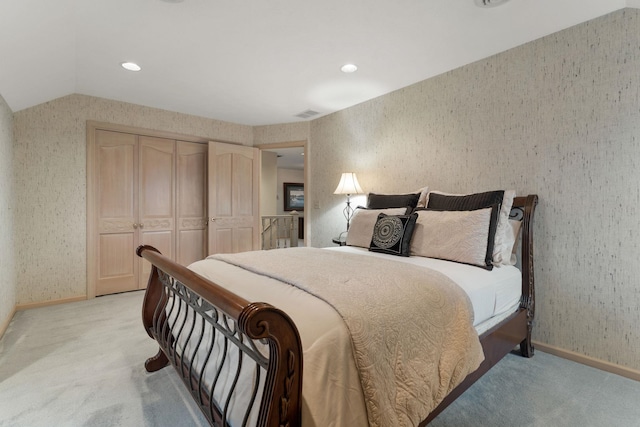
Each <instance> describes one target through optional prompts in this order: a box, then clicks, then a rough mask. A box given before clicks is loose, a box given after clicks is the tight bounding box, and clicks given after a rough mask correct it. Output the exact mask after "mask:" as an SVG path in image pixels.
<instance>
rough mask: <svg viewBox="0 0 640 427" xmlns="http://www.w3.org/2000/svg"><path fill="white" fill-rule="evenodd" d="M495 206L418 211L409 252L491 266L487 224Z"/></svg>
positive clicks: (484, 266)
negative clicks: (464, 209)
mask: <svg viewBox="0 0 640 427" xmlns="http://www.w3.org/2000/svg"><path fill="white" fill-rule="evenodd" d="M494 209H497V206H495V207H489V208H485V209H478V210H474V211H432V210H425V211H417V214H418V220H417V221H416V226H415V229H414V232H413V238H412V240H411V255H417V256H423V257H429V258H439V259H444V260H448V261H455V262H461V263H464V264H471V265H477V266H478V267H482V268H485V269H489V270H490V269H491V268H492V267H493V265H492V264H491V263H490V262H487V261H488V260H490V259H491V255H490V253H488V251H489V247H488V243H489V242H488V241H489V225H490V223H491V215H492V214H493V210H494Z"/></svg>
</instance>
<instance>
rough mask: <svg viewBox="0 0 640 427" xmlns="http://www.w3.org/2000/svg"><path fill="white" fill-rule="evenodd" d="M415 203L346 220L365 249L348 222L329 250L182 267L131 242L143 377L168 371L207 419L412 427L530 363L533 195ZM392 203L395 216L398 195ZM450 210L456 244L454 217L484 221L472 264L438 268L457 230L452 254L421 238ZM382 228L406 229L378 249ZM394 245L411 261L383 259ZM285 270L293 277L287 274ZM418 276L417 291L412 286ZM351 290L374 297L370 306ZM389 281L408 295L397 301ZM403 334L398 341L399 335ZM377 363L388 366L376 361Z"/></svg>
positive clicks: (439, 226)
mask: <svg viewBox="0 0 640 427" xmlns="http://www.w3.org/2000/svg"><path fill="white" fill-rule="evenodd" d="M428 194H431V195H432V196H431V197H432V199H431V198H430V199H429V201H428V202H425V203H424V205H423V206H424V208H427V209H422V210H421V209H415V207H416V206H413V207H410V208H411V209H407V210H406V211H404V212H401V213H397V212H395V211H393V212H390V211H386V212H390V213H382V211H380V213H379V212H378V209H397V208H395V207H391V208H389V204H388V202H389V199H384V198H381V199H376V198H375V197H373V196H370V197H371V199H370V204H369V206H368V207H369V209H366V210H363V212H362V215H361V217H362V218H365V217H366V216H367V215H368V216H374V217H375V220H374V222H375V224H374V226H375V228H374V238H373V239H372V238H369V237H368V236H369V235H368V234H367V233H366V232H365V234H364V236H365V239H364V240H366V239H367V238H368V239H369V240H371V244H370V245H371V247H369V248H366V247H364V246H366V245H365V244H358V241H357V240H358V226H359V224H360V225H362V224H364V222H363V220H361V221H356V222H354V223H353V225H352V229H351V231H350V233H352V231H353V234H352V236H353V237H352V238H349V237H348V238H347V243H351V244H349V245H347V246H344V247H343V246H341V247H334V248H324V249H315V248H290V249H282V250H280V249H279V250H275V251H256V252H255V253H243V254H233V255H217V256H214V257H210V258H208V259H207V260H203V261H199V262H197V263H194V264H193V265H191V266H189V268H186V267H183V266H181V265H179V264H177V263H175V262H173V261H171V260H169V259H168V258H166V257H164V256H162V255H161V254H160V253H159V252H158V251H157V250H155V249H154V248H152V247H149V246H140V247H139V248H138V249H137V254H138V255H139V256H141V257H143V258H145V259H146V260H148V261H149V262H151V264H152V265H153V267H152V271H151V275H150V278H149V283H148V286H147V290H146V294H145V299H144V303H143V308H142V315H143V325H144V327H145V329H146V331H147V333H148V334H149V336H150V337H151V338H153V339H155V340H156V341H157V342H158V344H159V350H158V352H157V354H156V355H155V356H153V357H151V358H149V359H148V360H147V361H146V363H145V367H146V369H147V371H149V372H153V371H156V370H159V369H162V368H163V367H165V366H167V365H169V364H171V365H173V366H174V368H175V369H176V370H177V372H178V374H179V375H180V377H181V378H182V379H183V382H184V384H185V386H186V387H187V389H188V390H189V391H190V393H191V395H192V397H193V399H194V400H195V401H196V403H197V405H198V406H199V407H200V409H201V410H202V412H203V414H204V415H205V417H206V418H207V419H208V420H209V422H210V423H211V424H212V425H220V426H224V425H233V426H241V425H247V426H254V425H255V426H291V427H293V426H301V425H303V426H305V427H311V426H322V425H335V426H340V425H345V426H347V425H354V426H358V425H363V426H366V425H372V426H373V425H381V426H386V425H426V424H428V423H429V422H430V421H431V420H432V419H433V418H435V417H436V416H437V415H438V414H439V413H440V412H441V411H442V410H444V408H446V407H447V406H448V405H449V404H450V403H451V402H453V401H454V400H455V399H456V398H457V397H458V396H460V395H461V394H462V393H463V392H464V391H465V390H466V389H467V388H468V387H469V386H470V385H471V384H473V383H474V382H475V381H477V380H478V379H479V378H480V377H481V376H482V375H483V374H484V373H486V372H487V371H488V370H489V369H490V368H491V367H492V366H494V365H495V364H496V363H498V361H500V359H502V358H503V357H504V356H505V355H506V354H508V353H509V352H511V351H513V350H514V349H515V348H516V347H518V348H519V352H520V353H521V354H522V356H524V357H531V356H532V355H533V346H532V344H531V331H532V326H533V319H534V309H535V293H534V276H533V235H532V223H533V213H534V210H535V206H536V205H537V201H538V198H537V196H536V195H529V196H526V197H514V196H513V194H512V195H511V199H510V201H509V203H505V202H504V201H505V200H506V199H507V196H506V192H504V191H503V192H501V193H499V194H496V193H495V192H494V194H493V195H491V196H490V197H493V199H496V197H497V199H496V200H498V199H499V202H500V203H492V202H491V201H489V202H487V199H486V197H484V196H483V197H484V199H483V201H482V202H481V203H484V205H483V206H485V205H486V208H483V209H476V208H472V209H469V208H468V205H465V206H466V207H465V206H462V205H460V204H459V202H460V199H455V197H456V196H451V197H449V195H442V196H441V195H437V193H435V192H434V193H428ZM433 194H436V195H435V196H434V195H433ZM483 194H484V193H483ZM474 196H475V195H474ZM485 196H486V194H485ZM438 197H440V199H438ZM471 198H472V199H473V200H471V202H472V204H473V203H475V202H477V198H474V197H471ZM454 199H455V200H454ZM438 200H440V202H442V201H443V200H444V202H443V203H444V205H442V204H441V205H440V206H438V203H439V202H438ZM452 200H453V202H451V201H452ZM469 201H470V200H468V198H467V199H465V201H464V202H463V205H464V204H466V203H467V202H469ZM377 202H382V203H383V205H384V206H382V207H380V205H377V204H376V203H377ZM393 202H395V203H398V204H399V205H400V206H404V203H405V202H406V200H401V201H397V200H393ZM432 202H433V204H432ZM450 203H453V205H451V204H450ZM487 203H488V204H487ZM427 204H428V205H427ZM456 204H457V205H456ZM505 210H506V216H507V217H508V220H509V221H508V224H510V225H509V227H510V228H509V230H511V233H512V235H513V241H514V242H517V243H515V244H513V242H512V244H511V245H512V247H513V249H511V247H510V246H509V245H507V246H509V247H507V248H506V249H505V248H504V247H502V248H501V250H502V251H503V255H504V254H506V252H504V251H506V250H508V251H509V254H511V253H513V254H514V255H515V254H516V253H517V259H518V262H517V264H518V265H517V266H514V265H511V264H513V258H515V256H512V257H511V258H512V259H510V260H509V261H507V260H506V259H505V260H503V261H504V262H502V263H499V264H500V265H498V264H496V262H495V255H496V254H497V253H498V250H497V248H498V246H500V244H501V242H499V241H498V240H499V239H498V238H497V237H495V236H496V235H497V233H498V232H499V231H500V227H501V226H502V227H506V225H505V223H504V222H503V223H500V222H499V218H500V215H501V214H504V213H505V212H504V211H505ZM410 211H411V212H410ZM450 215H454V216H453V218H454V221H453V222H449V229H450V226H451V224H454V225H455V227H456V230H455V231H454V233H455V234H456V236H458V234H459V232H458V228H462V227H461V226H460V224H462V223H464V221H467V219H465V218H468V217H471V216H473V217H474V218H476V219H481V220H480V223H481V224H483V225H482V229H483V230H484V229H485V228H486V226H487V225H488V228H489V232H488V233H485V234H486V236H485V237H483V238H485V239H488V240H489V247H487V249H486V252H487V254H486V257H485V258H486V259H478V260H477V261H471V262H469V260H467V259H456V260H455V262H454V261H452V260H451V259H448V258H451V256H453V258H454V259H455V258H456V257H457V256H459V255H458V254H457V252H456V251H457V249H458V248H459V247H460V246H465V244H466V242H467V241H469V240H472V239H474V238H475V237H473V232H472V233H471V234H464V235H463V237H462V238H463V239H464V242H463V243H465V244H459V243H456V240H455V239H448V240H447V241H446V242H445V246H446V245H449V246H451V247H449V248H445V249H442V247H441V246H438V245H440V243H438V242H437V241H436V240H437V238H438V236H437V235H438V234H439V233H440V234H442V233H443V232H444V231H443V230H447V229H448V228H447V221H451V217H450ZM398 218H400V219H401V220H402V221H405V220H406V221H405V222H402V224H403V227H405V228H404V229H403V231H402V232H404V233H405V234H404V237H406V236H411V235H412V236H413V239H412V242H407V241H406V240H403V239H402V238H401V239H400V243H398V242H397V239H396V243H398V244H397V245H396V246H393V247H389V246H388V245H387V246H385V244H384V243H385V242H386V241H385V239H386V238H387V237H389V236H388V235H385V233H386V232H387V231H388V230H389V227H388V224H389V223H393V221H396V223H398V224H399V222H398V221H399V220H398ZM461 218H462V219H461ZM354 219H355V217H354ZM476 219H474V221H476ZM390 221H391V222H390ZM411 221H413V223H412V222H411ZM460 221H462V222H460ZM482 221H484V222H482ZM367 224H368V223H367ZM385 224H386V225H385ZM370 225H371V224H368V226H370ZM410 226H411V227H410ZM353 227H355V228H356V229H355V230H354V228H353ZM365 228H366V227H365ZM392 228H393V227H392ZM408 228H412V229H411V230H410V231H411V233H410V234H407V233H408V231H407V229H408ZM476 228H477V227H476V226H474V230H475V229H476ZM503 230H504V233H507V231H506V230H507V229H506V228H503ZM396 231H397V229H396ZM402 232H401V233H400V234H402ZM474 232H475V231H474ZM492 233H493V234H492ZM396 234H397V233H396ZM476 234H477V233H476ZM376 236H377V240H376ZM425 236H427V237H425ZM470 236H471V237H470ZM396 237H397V236H396ZM434 239H436V240H434ZM349 240H351V242H349ZM374 241H377V242H378V243H380V242H382V243H380V245H375V244H374ZM451 242H453V243H451ZM387 243H388V242H387ZM502 243H504V242H502ZM373 246H376V247H373ZM436 246H437V247H438V250H436V252H433V250H434V249H433V248H434V247H436ZM395 250H401V251H402V252H403V255H411V256H393V255H390V254H389V253H390V252H389V251H391V253H393V251H395ZM452 250H453V252H454V254H453V255H449V252H450V251H452ZM482 250H483V253H482V254H481V255H482V256H484V255H485V254H484V248H483V249H482ZM407 251H408V252H407ZM438 251H440V252H438ZM442 251H444V252H442ZM447 251H449V252H447ZM422 252H424V253H422ZM476 252H478V251H476ZM395 255H398V254H395ZM425 255H432V256H425ZM476 255H477V254H476ZM492 255H493V257H492ZM462 256H463V257H464V256H466V255H462ZM506 256H507V255H505V257H506ZM476 258H477V256H476ZM325 262H326V264H323V263H325ZM485 262H486V265H485ZM292 265H293V266H297V267H298V268H293V269H292V270H293V272H289V270H291V268H290V267H291V266H292ZM334 265H335V267H330V268H329V267H328V266H334ZM494 266H495V268H494ZM418 275H420V281H418V280H415V281H414V280H413V279H412V278H414V277H417V276H418ZM431 276H434V277H435V279H434V282H438V283H436V284H434V285H433V286H436V288H433V289H432V288H428V289H426V290H425V291H424V292H425V295H424V296H421V295H420V294H419V292H423V291H422V290H421V289H422V288H423V286H426V285H425V284H424V283H422V282H424V280H426V279H425V278H427V277H429V278H430V277H431ZM436 279H437V280H436ZM409 282H411V283H412V284H409ZM414 282H415V283H414ZM440 282H442V284H441V283H440ZM372 283H374V284H375V285H377V286H374V285H372ZM451 283H453V284H454V285H453V286H451V285H450V284H451ZM456 284H457V285H458V286H455V285H456ZM514 284H515V290H514ZM346 285H349V286H346ZM358 286H361V287H360V288H358ZM366 286H370V289H374V288H375V289H378V288H388V289H386V293H383V294H381V295H380V296H374V295H373V294H375V292H374V291H373V290H372V291H371V292H369V291H368V289H369V288H366ZM397 286H400V287H403V288H404V287H405V286H408V288H407V289H408V294H406V295H403V294H401V292H405V291H400V290H396V288H395V287H397ZM429 286H432V285H429ZM352 288H353V289H352ZM445 288H446V289H449V288H451V289H454V291H452V292H453V294H455V295H453V296H449V294H448V292H450V291H449V290H446V291H443V290H441V289H445ZM434 289H435V290H434ZM341 292H344V295H342V296H341V297H339V298H338V297H336V296H335V294H339V293H341ZM350 292H351V293H350ZM440 292H443V293H442V296H441V294H440ZM370 294H371V295H370ZM457 294H463V297H462V299H458V296H457ZM430 295H438V298H435V297H432V296H430ZM465 295H466V296H465ZM356 296H357V298H356ZM332 298H336V299H337V301H334V300H332ZM426 300H434V301H431V302H428V304H435V305H428V304H427V301H426ZM445 300H446V301H451V304H453V305H452V306H453V307H456V309H455V310H452V309H450V307H451V306H449V305H446V304H449V303H448V302H446V301H445ZM256 301H260V302H256ZM443 301H445V302H443ZM461 301H462V302H461ZM425 308H428V310H425ZM394 310H395V311H394ZM411 310H418V311H416V312H412V311H411ZM425 312H428V313H429V314H428V315H426V314H424V315H423V313H425ZM450 312H454V314H451V313H450ZM466 312H469V313H470V315H467V314H465V313H466ZM415 313H418V315H416V314H415ZM385 316H386V317H385ZM438 316H441V317H438ZM448 316H453V317H451V318H450V317H448ZM456 316H458V317H459V318H457V317H456ZM465 316H468V317H469V318H468V320H467V318H466V317H465ZM390 319H392V320H390ZM395 322H397V324H396V323H395ZM407 322H409V324H410V325H412V327H406V324H407ZM424 325H434V326H433V329H434V330H435V331H436V332H434V333H433V334H431V333H430V332H424V331H427V330H429V329H430V328H429V327H425V326H424ZM405 330H407V331H409V336H408V337H401V335H404V332H403V331H405ZM469 331H471V332H469ZM429 334H431V335H429ZM422 335H425V336H424V339H425V340H426V344H425V343H422V342H421V340H422V339H423V337H422ZM467 336H469V337H468V338H467ZM345 337H346V338H345ZM459 337H460V338H459ZM462 337H464V339H463V338H462ZM380 345H381V347H374V346H380ZM385 352H386V353H385ZM447 358H448V359H447ZM432 359H435V360H432ZM387 360H392V361H393V363H390V364H389V365H391V366H384V367H381V366H380V365H382V364H384V363H385V361H387ZM303 365H304V374H303ZM425 366H426V368H425ZM427 368H428V369H429V370H434V371H437V372H434V373H433V374H432V373H429V375H427V374H425V373H424V372H422V370H423V369H427ZM432 375H436V376H435V377H433V376H432ZM303 378H304V381H303ZM389 381H390V382H389ZM423 383H424V384H423ZM391 407H392V409H393V410H391V411H389V410H388V409H389V408H391ZM387 413H392V415H390V416H388V414H387Z"/></svg>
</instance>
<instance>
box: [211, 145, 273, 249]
mask: <svg viewBox="0 0 640 427" xmlns="http://www.w3.org/2000/svg"><path fill="white" fill-rule="evenodd" d="M208 157H209V186H208V187H209V233H208V234H209V248H208V249H209V253H210V254H214V253H233V252H244V251H251V250H257V249H259V247H260V206H259V199H260V156H259V151H258V149H257V148H253V147H246V146H242V145H233V144H224V143H220V142H209V154H208Z"/></svg>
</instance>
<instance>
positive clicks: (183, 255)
mask: <svg viewBox="0 0 640 427" xmlns="http://www.w3.org/2000/svg"><path fill="white" fill-rule="evenodd" d="M176 179H177V184H176V185H177V187H178V192H177V194H176V197H177V200H178V204H177V208H176V210H177V223H176V227H177V236H176V261H177V262H179V263H180V264H182V265H189V264H191V263H192V262H194V261H197V260H200V259H203V258H205V257H206V256H207V250H206V245H207V232H206V231H207V197H206V194H207V145H206V144H198V143H194V142H183V141H178V142H177V143H176Z"/></svg>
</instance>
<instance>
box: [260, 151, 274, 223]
mask: <svg viewBox="0 0 640 427" xmlns="http://www.w3.org/2000/svg"><path fill="white" fill-rule="evenodd" d="M260 154H261V160H262V168H261V169H260V215H277V212H278V208H277V205H278V204H277V197H278V196H277V193H278V190H277V188H278V154H277V153H275V152H273V151H266V150H262V151H261V152H260Z"/></svg>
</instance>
